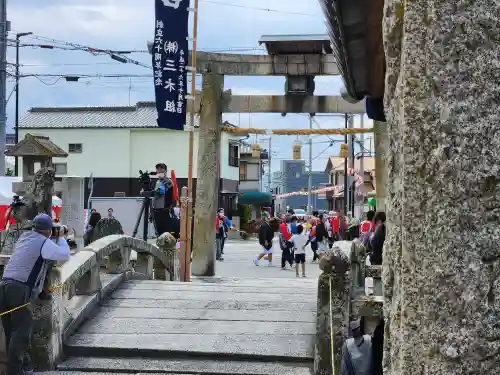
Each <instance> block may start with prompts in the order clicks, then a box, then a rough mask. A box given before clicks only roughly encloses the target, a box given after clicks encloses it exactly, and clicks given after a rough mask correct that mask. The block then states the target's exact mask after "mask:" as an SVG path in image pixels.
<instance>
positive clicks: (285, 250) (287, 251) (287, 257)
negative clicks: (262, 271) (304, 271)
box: [279, 215, 293, 270]
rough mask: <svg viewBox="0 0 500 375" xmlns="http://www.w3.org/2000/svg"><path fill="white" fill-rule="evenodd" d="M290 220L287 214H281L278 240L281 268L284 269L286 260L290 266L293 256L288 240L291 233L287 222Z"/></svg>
mask: <svg viewBox="0 0 500 375" xmlns="http://www.w3.org/2000/svg"><path fill="white" fill-rule="evenodd" d="M289 221H290V217H289V216H285V215H284V216H283V218H282V220H281V224H280V235H279V241H280V248H281V251H282V255H281V269H282V270H284V269H286V263H287V262H288V263H289V264H290V268H291V267H292V266H293V257H292V252H291V248H292V245H291V244H290V242H288V240H290V238H292V233H290V230H289V229H288V222H289Z"/></svg>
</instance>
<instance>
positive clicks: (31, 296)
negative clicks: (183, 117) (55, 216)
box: [0, 214, 70, 374]
mask: <svg viewBox="0 0 500 375" xmlns="http://www.w3.org/2000/svg"><path fill="white" fill-rule="evenodd" d="M52 226H53V223H52V218H51V217H50V216H49V215H46V214H39V215H37V216H36V217H35V218H34V219H33V230H30V231H25V232H23V234H21V237H19V240H18V241H17V242H16V248H15V251H14V254H13V255H12V256H11V258H10V260H9V263H8V264H7V266H6V267H5V271H4V274H3V277H2V281H1V282H0V311H2V312H4V311H8V310H11V309H14V310H12V311H11V312H10V313H9V314H5V315H2V325H3V328H4V331H5V339H6V348H7V374H24V373H27V372H28V370H31V366H30V363H29V362H30V360H29V356H28V353H27V349H28V346H29V343H30V338H31V329H32V326H33V316H32V314H31V310H30V309H29V308H28V306H25V305H26V304H27V303H29V302H31V301H34V300H36V299H37V298H38V297H39V295H40V294H41V292H42V288H43V285H44V280H45V279H46V275H47V271H48V269H49V266H50V263H51V261H66V260H68V259H69V257H70V253H69V251H68V250H65V249H62V248H61V247H59V246H57V245H56V244H54V242H52V241H50V240H49V238H50V237H51V234H52ZM19 306H23V307H21V308H19ZM16 308H18V309H17V310H16Z"/></svg>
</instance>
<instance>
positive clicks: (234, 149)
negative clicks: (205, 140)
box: [229, 143, 240, 167]
mask: <svg viewBox="0 0 500 375" xmlns="http://www.w3.org/2000/svg"><path fill="white" fill-rule="evenodd" d="M238 148H239V147H238V144H235V143H230V144H229V165H230V166H231V167H239V165H240V158H239V150H238Z"/></svg>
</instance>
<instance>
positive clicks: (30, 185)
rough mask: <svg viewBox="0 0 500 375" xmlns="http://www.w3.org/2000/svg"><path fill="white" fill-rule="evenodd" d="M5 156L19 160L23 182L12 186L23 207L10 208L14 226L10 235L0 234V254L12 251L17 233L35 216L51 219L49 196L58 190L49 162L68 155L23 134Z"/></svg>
mask: <svg viewBox="0 0 500 375" xmlns="http://www.w3.org/2000/svg"><path fill="white" fill-rule="evenodd" d="M5 155H6V156H14V157H18V158H21V159H22V166H23V167H22V172H23V176H22V177H23V181H22V182H15V183H13V184H12V185H13V186H12V190H13V191H14V192H15V193H16V194H17V195H19V196H22V197H23V198H22V200H21V201H22V205H15V206H14V207H13V217H14V218H15V220H16V225H14V226H11V228H10V230H9V232H8V233H3V236H2V239H3V238H4V237H5V239H3V240H2V245H3V246H2V249H1V252H2V253H4V254H5V253H7V254H9V253H12V251H13V245H14V243H15V241H16V240H17V238H18V237H19V235H20V231H21V230H23V229H25V228H29V227H30V226H31V220H33V218H34V217H35V216H36V215H37V214H38V213H40V212H45V213H47V214H49V215H52V196H53V194H54V190H60V189H57V186H56V182H55V171H54V169H53V168H52V158H54V157H57V158H60V157H67V156H68V153H67V152H66V151H64V150H63V149H61V148H60V147H58V146H57V145H55V144H54V143H52V142H51V141H50V140H49V138H48V137H42V136H35V135H32V134H26V136H25V137H24V139H23V140H22V141H21V142H19V143H18V144H17V145H15V146H14V148H13V149H12V150H10V151H7V152H6V153H5ZM37 164H38V165H37ZM37 167H39V168H38V170H36V169H37ZM35 171H36V172H35ZM9 237H10V240H9Z"/></svg>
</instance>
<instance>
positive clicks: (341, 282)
mask: <svg viewBox="0 0 500 375" xmlns="http://www.w3.org/2000/svg"><path fill="white" fill-rule="evenodd" d="M319 266H320V269H322V270H323V273H322V274H321V275H320V276H319V279H318V298H317V304H318V305H317V306H318V307H317V320H316V345H315V350H314V374H315V375H330V374H332V366H333V368H335V374H334V375H338V374H339V368H340V359H341V356H342V345H343V343H344V340H345V338H346V332H347V331H346V328H347V325H348V323H349V310H350V309H349V305H350V299H351V292H350V291H351V280H350V278H349V274H348V272H347V271H348V270H349V268H350V261H349V255H347V254H346V252H345V251H343V250H341V249H340V248H333V249H332V251H331V252H330V253H328V254H327V255H326V256H325V257H323V258H322V259H321V260H320V265H319ZM332 337H333V338H334V339H333V343H332ZM332 344H333V348H332ZM332 352H333V353H334V354H333V356H334V358H332ZM332 360H333V361H334V363H332Z"/></svg>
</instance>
